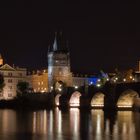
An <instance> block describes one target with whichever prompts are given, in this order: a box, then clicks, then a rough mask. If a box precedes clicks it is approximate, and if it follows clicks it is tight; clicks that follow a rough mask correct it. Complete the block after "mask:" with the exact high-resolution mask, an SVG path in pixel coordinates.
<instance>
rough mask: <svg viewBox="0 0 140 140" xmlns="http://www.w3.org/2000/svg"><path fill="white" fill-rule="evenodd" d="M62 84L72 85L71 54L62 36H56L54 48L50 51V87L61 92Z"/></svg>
mask: <svg viewBox="0 0 140 140" xmlns="http://www.w3.org/2000/svg"><path fill="white" fill-rule="evenodd" d="M61 84H63V85H66V86H71V85H72V73H71V70H70V53H69V50H68V48H67V47H66V44H65V42H64V41H63V39H62V36H59V37H58V36H55V39H54V43H53V46H52V47H50V48H49V49H48V85H49V91H51V90H52V89H55V90H58V91H59V92H61V90H62V89H61V86H62V85H61Z"/></svg>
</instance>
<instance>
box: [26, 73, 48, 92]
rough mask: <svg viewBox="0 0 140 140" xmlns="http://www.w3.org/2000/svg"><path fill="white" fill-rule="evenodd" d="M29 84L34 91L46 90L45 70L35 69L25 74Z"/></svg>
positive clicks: (46, 76)
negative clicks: (31, 72)
mask: <svg viewBox="0 0 140 140" xmlns="http://www.w3.org/2000/svg"><path fill="white" fill-rule="evenodd" d="M27 79H28V82H29V85H30V87H31V88H33V91H34V92H41V93H43V92H48V72H47V70H42V71H37V72H36V73H35V72H33V74H30V75H28V76H27Z"/></svg>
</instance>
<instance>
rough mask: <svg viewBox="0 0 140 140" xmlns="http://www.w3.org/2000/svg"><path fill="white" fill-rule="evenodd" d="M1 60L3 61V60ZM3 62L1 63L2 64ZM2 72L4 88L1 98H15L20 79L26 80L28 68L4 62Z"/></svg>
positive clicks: (0, 69) (0, 70) (0, 68)
mask: <svg viewBox="0 0 140 140" xmlns="http://www.w3.org/2000/svg"><path fill="white" fill-rule="evenodd" d="M1 59H2V57H1V58H0V62H2V63H3V60H1ZM2 63H1V64H2ZM0 73H1V74H2V75H3V77H4V84H5V86H4V88H3V91H2V92H1V93H0V99H5V100H9V99H13V98H14V97H16V95H17V84H18V82H20V81H26V69H25V68H19V67H11V66H10V65H8V64H4V65H3V64H2V66H1V67H0Z"/></svg>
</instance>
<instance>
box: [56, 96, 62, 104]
mask: <svg viewBox="0 0 140 140" xmlns="http://www.w3.org/2000/svg"><path fill="white" fill-rule="evenodd" d="M60 96H61V95H60V94H57V95H56V97H55V105H57V106H59V105H60V103H59V98H60Z"/></svg>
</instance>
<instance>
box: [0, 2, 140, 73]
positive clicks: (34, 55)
mask: <svg viewBox="0 0 140 140" xmlns="http://www.w3.org/2000/svg"><path fill="white" fill-rule="evenodd" d="M139 18H140V14H139V5H138V4H137V3H134V4H132V3H131V4H129V3H127V4H126V3H125V4H122V3H121V2H120V1H118V0H116V2H115V1H114V2H111V1H110V2H108V3H103V2H101V1H100V3H91V2H88V1H85V2H81V1H76V0H75V1H74V2H69V1H66V0H65V1H61V0H57V1H56V2H53V1H52V2H48V1H47V0H45V1H44V0H37V1H35V0H32V1H31V0H27V1H24V0H20V2H18V1H17V2H14V1H11V2H10V3H8V2H7V1H6V2H5V3H2V4H0V52H1V54H2V55H3V56H4V58H5V61H6V63H9V64H15V65H18V66H22V67H27V68H32V69H38V68H44V67H47V48H48V45H49V44H51V43H52V42H53V39H54V32H55V31H62V32H63V35H64V36H65V38H66V39H67V40H68V42H69V47H70V51H71V65H72V71H73V72H82V73H83V72H84V73H94V72H95V71H98V70H101V69H102V70H104V71H107V72H108V71H112V70H114V69H115V68H116V67H117V68H119V69H128V68H135V67H136V66H137V62H138V60H139V57H140V20H139Z"/></svg>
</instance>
